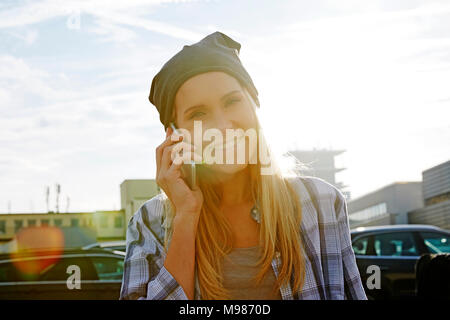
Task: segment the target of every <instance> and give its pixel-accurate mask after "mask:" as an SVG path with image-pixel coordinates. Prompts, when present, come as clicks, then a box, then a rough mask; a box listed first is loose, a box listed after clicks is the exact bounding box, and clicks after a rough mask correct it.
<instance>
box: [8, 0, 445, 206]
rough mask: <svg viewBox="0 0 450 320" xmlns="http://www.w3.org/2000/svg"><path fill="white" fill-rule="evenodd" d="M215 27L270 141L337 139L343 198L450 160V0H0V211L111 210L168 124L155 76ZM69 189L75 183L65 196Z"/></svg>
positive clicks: (284, 145)
mask: <svg viewBox="0 0 450 320" xmlns="http://www.w3.org/2000/svg"><path fill="white" fill-rule="evenodd" d="M215 31H221V32H223V33H225V34H227V35H229V36H230V37H231V38H233V39H234V40H236V41H238V42H239V43H240V44H241V46H242V47H241V50H240V59H241V61H242V63H243V65H244V66H245V68H246V69H247V71H248V72H249V74H250V75H251V77H252V79H253V82H254V83H255V86H256V87H257V89H258V92H259V98H260V103H261V108H260V110H259V111H258V115H259V117H260V120H261V123H262V126H263V128H264V132H265V135H266V137H267V139H268V141H269V145H270V146H271V147H272V148H273V149H275V151H277V152H280V153H281V152H286V151H289V150H293V149H312V148H317V149H322V148H333V149H344V150H346V152H344V153H343V154H342V155H339V156H337V157H336V165H337V166H338V167H345V168H346V170H344V171H342V172H340V173H338V174H337V176H336V177H337V180H338V181H341V182H343V183H344V184H346V185H348V190H349V191H350V192H351V194H352V198H356V197H359V196H362V195H364V194H365V193H368V192H371V191H374V190H376V189H378V188H381V187H383V186H385V185H388V184H391V183H393V182H396V181H420V180H421V179H422V171H423V170H426V169H428V168H430V167H433V166H435V165H438V164H440V163H442V162H445V161H447V160H449V159H450V85H449V84H450V2H449V1H432V0H424V1H416V0H400V1H399V0H395V1H393V0H383V1H380V0H377V1H375V0H366V1H359V0H339V1H331V0H314V1H312V0H310V1H298V0H295V1H285V0H283V1H267V0H254V1H242V0H236V1H235V0H233V1H224V0H223V1H222V0H210V1H200V0H199V1H157V0H153V1H142V0H127V1H106V0H93V1H49V0H43V1H8V0H6V1H1V2H0V212H3V213H7V212H9V211H10V212H12V213H14V212H23V213H26V212H45V211H46V210H47V207H46V201H45V190H46V188H47V186H50V210H54V208H55V203H56V199H55V189H56V188H55V184H56V183H59V184H60V185H61V195H60V210H61V211H62V212H65V211H66V210H69V211H95V210H117V209H120V184H121V183H122V182H123V181H124V180H125V179H152V178H154V177H155V173H156V165H155V148H156V147H157V146H158V145H159V144H160V143H161V142H162V141H163V139H164V137H165V133H164V129H163V126H162V125H161V123H160V122H159V118H158V113H157V111H156V108H155V107H154V106H153V105H151V104H150V102H149V101H148V93H149V90H150V85H151V81H152V78H153V76H154V75H155V74H156V73H157V72H158V71H159V70H160V69H161V67H162V65H163V64H164V63H165V62H166V61H167V60H169V59H170V58H171V57H172V56H173V55H175V54H176V53H177V52H178V51H180V50H181V49H182V47H183V46H184V45H187V44H193V43H195V42H197V41H199V40H201V39H202V38H203V37H205V36H207V35H208V34H210V33H212V32H215ZM67 197H69V198H70V200H69V201H67Z"/></svg>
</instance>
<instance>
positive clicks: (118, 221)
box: [114, 216, 123, 228]
mask: <svg viewBox="0 0 450 320" xmlns="http://www.w3.org/2000/svg"><path fill="white" fill-rule="evenodd" d="M122 220H123V219H122V216H118V217H115V218H114V227H116V228H122V226H123V222H122Z"/></svg>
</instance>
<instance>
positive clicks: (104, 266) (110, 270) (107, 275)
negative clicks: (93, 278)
mask: <svg viewBox="0 0 450 320" xmlns="http://www.w3.org/2000/svg"><path fill="white" fill-rule="evenodd" d="M90 258H91V261H92V263H93V265H94V267H95V270H96V271H97V276H98V278H99V279H100V280H122V276H123V262H124V261H123V259H118V258H113V257H90Z"/></svg>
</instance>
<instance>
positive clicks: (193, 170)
mask: <svg viewBox="0 0 450 320" xmlns="http://www.w3.org/2000/svg"><path fill="white" fill-rule="evenodd" d="M170 127H171V128H172V130H173V132H175V133H177V134H179V135H181V134H180V132H179V131H178V129H177V127H175V124H174V123H173V122H171V123H170ZM196 166H197V164H196V163H195V161H194V160H191V161H190V163H183V165H182V166H181V173H182V174H183V179H184V181H185V182H186V184H187V185H188V187H189V188H190V189H191V190H194V188H196V187H197V167H196Z"/></svg>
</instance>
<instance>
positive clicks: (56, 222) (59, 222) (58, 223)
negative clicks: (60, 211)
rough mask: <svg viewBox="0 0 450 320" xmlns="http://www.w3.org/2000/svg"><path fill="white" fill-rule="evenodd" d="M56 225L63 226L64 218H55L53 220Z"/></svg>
mask: <svg viewBox="0 0 450 320" xmlns="http://www.w3.org/2000/svg"><path fill="white" fill-rule="evenodd" d="M53 222H54V224H55V226H57V227H61V226H62V219H55V220H53Z"/></svg>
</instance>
